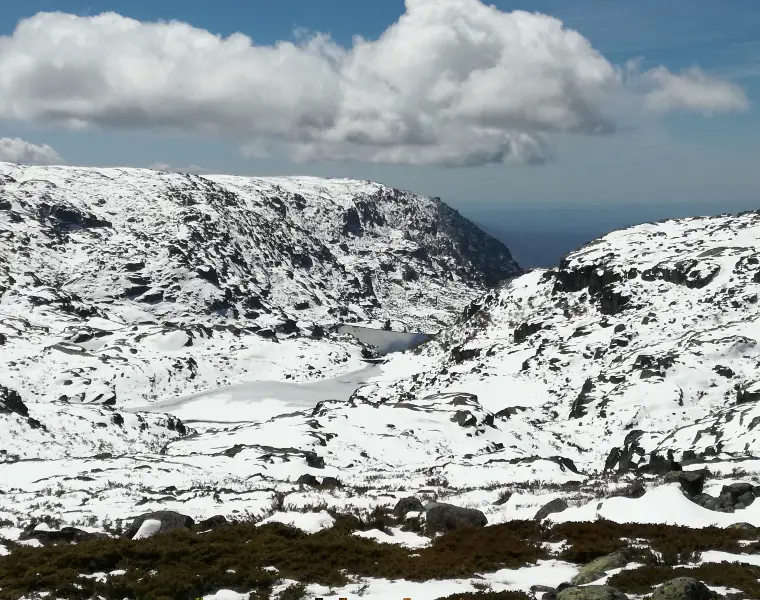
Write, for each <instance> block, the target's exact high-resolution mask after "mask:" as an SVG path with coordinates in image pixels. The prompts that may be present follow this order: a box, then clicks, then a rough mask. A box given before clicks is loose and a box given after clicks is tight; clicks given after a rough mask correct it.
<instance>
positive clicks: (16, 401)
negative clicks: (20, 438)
mask: <svg viewBox="0 0 760 600" xmlns="http://www.w3.org/2000/svg"><path fill="white" fill-rule="evenodd" d="M12 413H15V414H17V415H21V416H22V417H28V416H29V409H28V408H27V407H26V404H24V401H23V400H22V399H21V396H20V395H19V393H18V392H17V391H16V390H12V389H10V388H7V387H5V386H3V385H0V414H6V415H9V414H12Z"/></svg>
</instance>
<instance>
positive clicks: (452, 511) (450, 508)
mask: <svg viewBox="0 0 760 600" xmlns="http://www.w3.org/2000/svg"><path fill="white" fill-rule="evenodd" d="M425 523H426V528H427V530H428V533H439V532H440V533H445V532H447V531H453V530H454V529H460V528H462V527H485V526H486V525H488V519H486V516H485V515H484V514H483V513H482V512H481V511H479V510H477V509H474V508H461V507H459V506H454V505H453V504H445V503H443V502H431V503H430V504H428V505H427V506H426V507H425Z"/></svg>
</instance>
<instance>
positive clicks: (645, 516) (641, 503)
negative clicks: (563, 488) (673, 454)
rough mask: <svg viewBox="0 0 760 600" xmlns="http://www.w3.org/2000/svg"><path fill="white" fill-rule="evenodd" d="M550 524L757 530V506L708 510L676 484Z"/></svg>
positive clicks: (576, 510)
mask: <svg viewBox="0 0 760 600" xmlns="http://www.w3.org/2000/svg"><path fill="white" fill-rule="evenodd" d="M548 518H549V520H551V521H552V522H554V523H565V522H568V521H594V520H596V519H600V518H601V519H606V520H609V521H614V522H616V523H661V524H665V525H679V526H682V527H694V528H702V527H712V526H714V527H727V526H729V525H733V524H735V523H750V524H752V525H754V526H756V527H760V503H753V504H752V505H750V506H749V507H747V508H745V509H743V510H738V511H736V512H733V513H721V512H716V511H712V510H708V509H706V508H703V507H701V506H699V505H698V504H695V503H694V502H692V501H691V500H689V499H688V498H686V497H685V496H684V495H683V493H682V492H681V490H680V489H679V486H678V484H670V485H662V486H658V487H656V488H654V489H651V490H649V491H647V492H646V494H644V495H643V496H642V497H641V498H635V499H634V498H607V499H606V500H601V501H592V502H588V503H586V504H583V505H582V506H577V507H571V508H568V509H567V510H564V511H562V512H561V513H555V514H553V515H550V516H549V517H548Z"/></svg>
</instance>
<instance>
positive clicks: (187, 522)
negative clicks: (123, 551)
mask: <svg viewBox="0 0 760 600" xmlns="http://www.w3.org/2000/svg"><path fill="white" fill-rule="evenodd" d="M145 521H159V522H160V523H161V528H160V529H159V530H158V532H157V533H166V532H167V531H173V530H175V529H192V528H193V525H195V521H194V520H193V519H192V517H188V516H187V515H183V514H180V513H178V512H174V511H173V510H159V511H156V512H151V513H146V514H144V515H140V516H139V517H137V518H135V520H134V521H132V523H131V524H130V526H129V527H128V528H127V530H126V531H125V532H124V537H127V538H129V539H132V538H134V537H135V534H137V532H138V531H139V530H140V527H142V524H143V523H144V522H145Z"/></svg>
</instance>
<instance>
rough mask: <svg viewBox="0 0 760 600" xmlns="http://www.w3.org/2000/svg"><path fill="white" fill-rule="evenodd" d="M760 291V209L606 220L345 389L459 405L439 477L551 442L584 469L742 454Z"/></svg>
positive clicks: (386, 402) (751, 402)
mask: <svg viewBox="0 0 760 600" xmlns="http://www.w3.org/2000/svg"><path fill="white" fill-rule="evenodd" d="M759 295H760V214H759V213H756V212H751V213H745V214H741V215H738V216H719V217H713V218H693V219H684V220H675V221H666V222H660V223H652V224H645V225H641V226H637V227H633V228H630V229H626V230H623V231H618V232H614V233H611V234H609V235H607V236H605V237H603V238H601V239H598V240H596V241H594V242H592V243H590V244H588V245H586V246H584V247H583V248H581V249H579V250H577V251H575V252H573V253H571V254H570V255H569V256H567V257H566V258H565V259H564V260H563V261H562V263H561V264H560V265H559V266H558V268H555V269H551V270H546V271H533V272H531V273H528V274H526V275H523V276H522V277H519V278H516V279H513V280H511V281H510V282H508V283H507V284H506V285H504V286H502V287H501V288H500V289H497V290H492V291H490V292H488V293H487V294H486V295H484V296H483V297H481V298H480V299H478V300H477V301H475V302H473V304H472V305H470V306H469V307H468V308H467V309H466V310H465V311H464V314H463V316H462V317H461V318H460V319H459V321H458V322H457V323H456V324H455V325H454V326H453V327H451V328H449V329H448V330H446V331H445V332H444V333H442V334H441V335H440V336H438V337H437V338H436V339H435V340H433V341H431V342H430V343H428V344H426V345H425V346H422V347H421V348H419V349H418V351H416V353H414V354H412V355H407V356H404V357H399V358H398V359H394V360H392V361H391V362H390V363H389V364H388V365H387V366H386V373H391V372H392V371H393V369H394V368H395V367H394V365H396V364H398V369H399V370H400V371H401V370H403V371H404V372H405V373H406V374H405V375H404V376H402V377H399V378H397V379H396V380H394V381H392V382H390V383H382V384H377V385H374V386H370V387H366V388H364V389H362V390H359V391H358V392H357V395H356V398H355V402H361V403H362V404H366V405H370V406H371V405H375V404H380V405H383V406H393V405H396V404H397V403H399V402H402V403H403V404H404V405H405V406H409V407H418V406H419V405H420V403H421V402H422V403H423V404H424V405H425V406H430V405H435V406H436V407H437V408H438V410H441V409H448V410H449V411H455V410H457V411H458V412H457V413H455V414H456V415H457V416H456V418H457V420H459V421H461V422H462V424H463V425H464V430H466V431H469V432H471V433H473V434H474V435H476V437H477V438H480V439H481V440H482V442H481V443H480V445H479V447H478V448H476V449H473V448H469V449H468V451H467V452H468V453H469V454H472V456H471V457H469V458H464V457H463V453H457V452H454V451H452V452H449V454H448V456H446V457H444V456H441V458H440V462H439V464H441V465H442V464H443V462H444V461H445V462H446V463H448V464H447V465H446V466H445V467H444V466H441V468H440V472H441V474H443V475H446V476H448V475H449V474H454V473H458V472H461V471H462V470H463V469H464V470H466V469H467V468H468V467H471V466H476V465H477V466H478V467H479V468H481V466H482V465H484V464H488V465H495V464H498V463H500V462H504V461H506V462H513V461H517V462H522V463H525V462H532V461H535V459H536V458H537V457H538V458H542V459H546V458H548V457H550V456H555V457H562V458H564V459H569V460H571V461H573V464H574V465H575V467H576V468H577V469H578V470H579V471H581V472H582V473H585V474H590V473H593V472H602V471H604V470H607V471H609V472H612V473H620V472H627V471H631V470H634V471H647V470H650V471H658V470H662V469H664V468H668V464H669V463H667V461H668V460H669V457H670V459H671V460H675V461H677V462H684V463H687V464H688V463H694V464H696V463H698V462H702V463H703V462H706V461H713V462H714V461H719V460H722V461H728V462H731V461H735V462H736V465H737V466H739V465H741V466H745V465H749V464H751V461H749V462H748V459H752V458H760V456H759V455H760V435H758V433H759V432H760V430H759V429H758V426H759V425H760V405H758V403H757V400H759V399H760V374H759V373H758V365H759V361H760V348H758V340H760V306H759V304H758V298H759ZM412 360H416V361H417V363H418V367H417V368H412V367H410V363H411V361H412ZM401 363H403V364H401ZM410 371H411V372H410ZM454 394H458V395H459V396H453V395H454ZM452 397H457V398H460V400H458V401H456V402H455V401H452ZM465 397H466V401H465V400H461V398H465ZM422 399H424V400H422ZM457 404H459V406H458V407H457ZM341 410H343V409H341ZM473 439H475V438H473ZM473 444H474V445H477V444H475V443H474V441H473V442H469V443H468V445H473ZM494 444H500V445H501V446H500V447H499V448H498V450H497V449H495V447H494ZM653 453H654V454H656V455H657V456H656V457H654V458H653V457H652V454H653ZM555 460H558V459H555Z"/></svg>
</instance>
